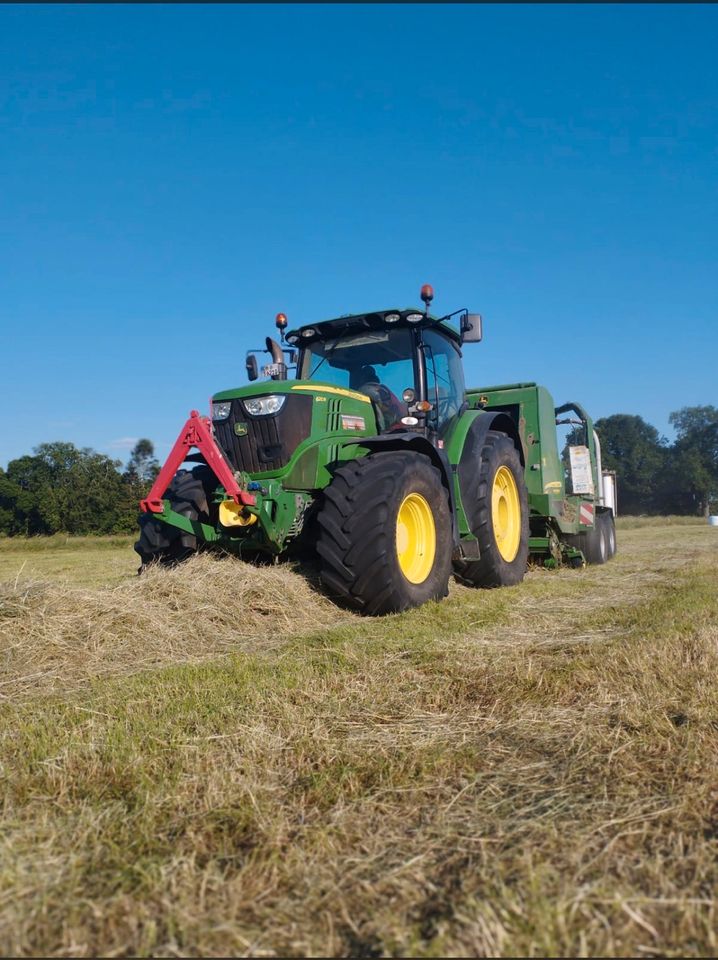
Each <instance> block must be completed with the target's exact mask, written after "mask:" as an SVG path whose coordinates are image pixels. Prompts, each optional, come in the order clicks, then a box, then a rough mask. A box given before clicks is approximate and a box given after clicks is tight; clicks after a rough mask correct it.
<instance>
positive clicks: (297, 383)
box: [212, 380, 371, 404]
mask: <svg viewBox="0 0 718 960" xmlns="http://www.w3.org/2000/svg"><path fill="white" fill-rule="evenodd" d="M269 394H274V395H277V396H282V395H283V396H286V395H289V396H293V395H298V396H306V395H307V394H316V395H320V396H324V397H327V398H328V397H330V396H340V397H347V398H349V399H351V400H354V401H356V402H359V403H367V404H371V400H370V399H369V397H368V396H367V395H366V394H365V393H359V391H358V390H347V389H346V388H344V387H337V386H335V385H334V384H332V383H324V382H323V381H321V380H263V381H262V382H261V383H252V384H249V385H248V386H246V387H235V388H234V389H232V390H221V391H220V392H219V393H215V394H214V396H213V397H212V402H213V403H218V402H221V401H223V400H234V399H239V400H244V399H251V398H252V397H266V396H267V395H269Z"/></svg>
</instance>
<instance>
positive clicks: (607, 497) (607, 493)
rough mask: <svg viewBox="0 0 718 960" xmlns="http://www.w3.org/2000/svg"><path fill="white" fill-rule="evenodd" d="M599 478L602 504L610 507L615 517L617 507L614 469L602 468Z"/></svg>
mask: <svg viewBox="0 0 718 960" xmlns="http://www.w3.org/2000/svg"><path fill="white" fill-rule="evenodd" d="M601 479H602V481H603V505H604V507H610V508H611V510H612V511H613V515H614V517H615V516H616V507H617V497H616V471H615V470H604V471H603V476H602V478H601Z"/></svg>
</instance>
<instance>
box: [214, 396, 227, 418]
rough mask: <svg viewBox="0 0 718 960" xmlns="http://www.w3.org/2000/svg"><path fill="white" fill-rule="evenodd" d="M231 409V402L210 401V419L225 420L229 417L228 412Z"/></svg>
mask: <svg viewBox="0 0 718 960" xmlns="http://www.w3.org/2000/svg"><path fill="white" fill-rule="evenodd" d="M231 409H232V401H231V400H220V401H219V402H218V401H216V400H214V401H212V419H213V420H226V419H227V417H228V416H229V411H230V410H231Z"/></svg>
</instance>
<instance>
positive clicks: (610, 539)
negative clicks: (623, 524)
mask: <svg viewBox="0 0 718 960" xmlns="http://www.w3.org/2000/svg"><path fill="white" fill-rule="evenodd" d="M598 518H599V520H600V522H601V523H602V524H603V529H604V531H605V535H606V546H607V553H608V556H607V558H606V559H607V560H611V559H613V557H615V556H616V549H617V547H616V522H615V520H614V519H613V514H612V513H609V512H605V513H599V515H598Z"/></svg>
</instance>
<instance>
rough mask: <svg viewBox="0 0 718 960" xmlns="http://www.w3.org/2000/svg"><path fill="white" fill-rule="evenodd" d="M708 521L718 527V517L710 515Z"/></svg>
mask: <svg viewBox="0 0 718 960" xmlns="http://www.w3.org/2000/svg"><path fill="white" fill-rule="evenodd" d="M708 523H709V524H710V525H711V526H712V527H718V517H708Z"/></svg>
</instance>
